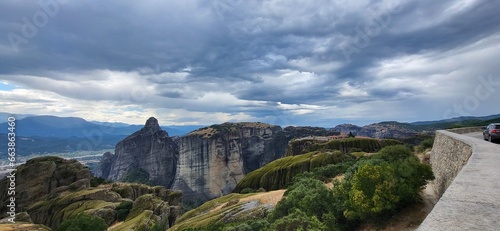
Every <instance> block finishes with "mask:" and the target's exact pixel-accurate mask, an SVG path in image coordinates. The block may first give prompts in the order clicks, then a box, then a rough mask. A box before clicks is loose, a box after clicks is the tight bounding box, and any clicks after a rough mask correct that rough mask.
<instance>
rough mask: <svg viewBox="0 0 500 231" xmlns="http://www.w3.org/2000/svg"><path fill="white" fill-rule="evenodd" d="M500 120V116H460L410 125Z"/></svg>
mask: <svg viewBox="0 0 500 231" xmlns="http://www.w3.org/2000/svg"><path fill="white" fill-rule="evenodd" d="M496 118H500V114H496V115H489V116H460V117H454V118H451V119H444V120H435V121H418V122H413V123H410V124H412V125H430V124H439V123H454V122H461V121H467V120H492V119H496Z"/></svg>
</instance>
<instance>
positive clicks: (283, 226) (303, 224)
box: [271, 208, 326, 231]
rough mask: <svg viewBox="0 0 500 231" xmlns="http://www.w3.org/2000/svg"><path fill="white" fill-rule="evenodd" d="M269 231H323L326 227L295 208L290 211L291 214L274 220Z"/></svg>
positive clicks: (316, 219) (314, 217)
mask: <svg viewBox="0 0 500 231" xmlns="http://www.w3.org/2000/svg"><path fill="white" fill-rule="evenodd" d="M271 230H276V231H295V230H297V231H298V230H303V231H306V230H309V231H323V230H326V227H325V225H324V224H323V223H321V221H319V220H318V218H316V216H309V215H308V214H307V213H305V212H302V211H300V210H299V209H297V208H294V209H292V211H291V213H290V214H289V215H287V216H284V217H282V218H280V219H278V220H276V221H275V222H274V223H273V224H272V225H271Z"/></svg>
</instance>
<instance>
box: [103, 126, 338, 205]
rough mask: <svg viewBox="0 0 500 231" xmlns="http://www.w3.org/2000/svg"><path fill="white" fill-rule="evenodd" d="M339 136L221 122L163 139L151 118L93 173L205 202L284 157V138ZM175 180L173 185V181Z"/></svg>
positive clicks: (322, 131) (314, 129)
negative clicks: (150, 186) (182, 194)
mask: <svg viewBox="0 0 500 231" xmlns="http://www.w3.org/2000/svg"><path fill="white" fill-rule="evenodd" d="M334 134H338V133H337V132H334V131H329V130H326V129H324V128H318V127H286V128H285V129H282V128H281V127H280V126H276V125H270V124H265V123H258V122H257V123H251V122H244V123H224V124H219V125H212V126H209V127H206V128H201V129H198V130H196V131H193V132H191V133H189V134H187V135H185V136H183V137H180V138H178V137H175V141H174V140H173V138H171V137H168V134H167V133H166V132H164V131H162V130H161V129H160V127H159V125H158V121H157V120H156V119H155V118H150V119H149V120H148V121H147V122H146V126H145V127H144V128H143V129H141V130H140V131H138V132H135V133H134V134H132V135H131V136H129V137H127V138H125V139H124V140H122V141H120V143H118V144H117V146H116V149H115V154H114V155H111V154H109V153H107V154H105V155H103V157H102V159H101V162H100V165H99V168H98V174H97V175H98V176H102V177H103V178H107V179H109V180H113V181H137V179H141V180H144V179H145V180H147V181H146V182H145V181H139V182H142V183H151V184H154V185H162V186H166V187H168V188H173V189H177V190H181V191H182V192H183V193H184V198H185V199H187V200H192V199H196V200H198V201H206V200H209V199H212V198H215V197H220V196H222V195H226V194H229V193H231V191H232V190H233V189H234V187H236V185H237V184H238V182H239V181H240V180H241V179H242V178H243V176H244V175H245V174H247V173H249V172H251V171H253V170H255V169H258V168H260V167H262V166H264V165H265V164H267V163H269V162H271V161H273V160H276V159H278V158H281V157H283V156H284V154H285V151H286V148H287V145H288V141H289V140H291V139H292V138H296V137H303V136H328V135H334ZM174 182H175V183H174Z"/></svg>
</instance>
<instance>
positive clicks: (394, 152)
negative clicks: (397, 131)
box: [375, 145, 413, 162]
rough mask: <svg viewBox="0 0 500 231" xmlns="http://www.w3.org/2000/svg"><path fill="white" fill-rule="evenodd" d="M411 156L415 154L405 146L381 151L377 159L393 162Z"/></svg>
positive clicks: (386, 148)
mask: <svg viewBox="0 0 500 231" xmlns="http://www.w3.org/2000/svg"><path fill="white" fill-rule="evenodd" d="M411 156H413V153H412V152H411V150H410V149H408V147H406V146H404V145H393V146H387V147H385V148H382V150H380V151H379V152H378V153H377V155H376V156H375V157H378V158H381V159H383V160H385V161H389V162H392V161H396V160H403V159H406V158H408V157H411Z"/></svg>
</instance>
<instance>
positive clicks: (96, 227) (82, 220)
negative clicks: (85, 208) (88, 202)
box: [57, 214, 107, 231]
mask: <svg viewBox="0 0 500 231" xmlns="http://www.w3.org/2000/svg"><path fill="white" fill-rule="evenodd" d="M106 228H107V226H106V222H105V221H104V219H102V218H100V217H94V216H89V215H85V214H79V215H77V216H76V217H74V218H71V219H68V220H65V221H63V222H62V223H61V225H59V227H58V228H57V231H88V230H93V231H105V230H106Z"/></svg>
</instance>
